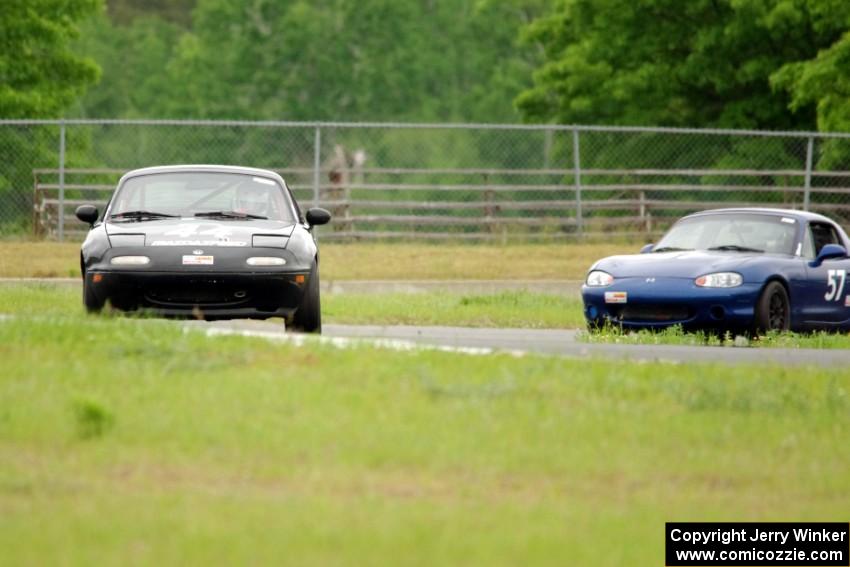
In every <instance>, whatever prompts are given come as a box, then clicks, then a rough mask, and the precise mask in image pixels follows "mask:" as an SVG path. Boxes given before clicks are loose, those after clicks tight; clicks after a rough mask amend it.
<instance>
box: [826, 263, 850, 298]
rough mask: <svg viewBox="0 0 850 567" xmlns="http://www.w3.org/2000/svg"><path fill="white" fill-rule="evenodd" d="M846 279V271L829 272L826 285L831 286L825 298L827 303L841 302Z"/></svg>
mask: <svg viewBox="0 0 850 567" xmlns="http://www.w3.org/2000/svg"><path fill="white" fill-rule="evenodd" d="M846 279H847V271H846V270H829V272H828V273H827V275H826V285H827V286H829V289H827V290H826V294H825V295H824V296H823V298H824V299H826V300H827V301H839V300H840V299H841V292H842V291H844V280H846Z"/></svg>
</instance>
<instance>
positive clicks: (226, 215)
mask: <svg viewBox="0 0 850 567" xmlns="http://www.w3.org/2000/svg"><path fill="white" fill-rule="evenodd" d="M195 216H196V217H209V218H219V219H258V220H268V218H269V217H264V216H262V215H251V214H248V213H240V212H237V211H207V212H204V213H195Z"/></svg>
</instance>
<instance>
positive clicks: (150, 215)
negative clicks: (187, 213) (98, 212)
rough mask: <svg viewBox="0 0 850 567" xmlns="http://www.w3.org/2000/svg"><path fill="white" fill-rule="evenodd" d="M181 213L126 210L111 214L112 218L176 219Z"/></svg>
mask: <svg viewBox="0 0 850 567" xmlns="http://www.w3.org/2000/svg"><path fill="white" fill-rule="evenodd" d="M179 216H180V215H169V214H168V213H157V212H154V211H124V212H123V213H115V214H114V215H109V218H110V220H112V219H127V220H142V219H174V218H177V217H179Z"/></svg>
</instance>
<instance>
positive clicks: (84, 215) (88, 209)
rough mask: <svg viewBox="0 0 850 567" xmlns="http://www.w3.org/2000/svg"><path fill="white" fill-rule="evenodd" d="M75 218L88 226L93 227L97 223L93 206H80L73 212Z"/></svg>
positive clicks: (96, 213) (96, 212) (95, 208)
mask: <svg viewBox="0 0 850 567" xmlns="http://www.w3.org/2000/svg"><path fill="white" fill-rule="evenodd" d="M74 213H75V214H76V215H77V218H78V219H80V220H81V221H83V222H84V223H86V224H88V225H92V226H93V225H94V223H95V222H97V216H98V211H97V207H95V206H94V205H80V206H79V207H77V210H76V211H75V212H74Z"/></svg>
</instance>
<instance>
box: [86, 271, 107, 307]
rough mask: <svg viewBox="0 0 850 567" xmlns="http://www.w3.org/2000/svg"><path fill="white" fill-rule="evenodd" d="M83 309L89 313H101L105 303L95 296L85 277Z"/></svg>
mask: <svg viewBox="0 0 850 567" xmlns="http://www.w3.org/2000/svg"><path fill="white" fill-rule="evenodd" d="M83 307H85V308H86V311H87V312H89V313H100V312H101V311H102V310H103V301H101V300H99V299H98V298H97V296H96V295H95V294H94V292H93V291H92V289H91V284H89V283H88V281H87V280H86V278H85V276H84V277H83Z"/></svg>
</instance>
